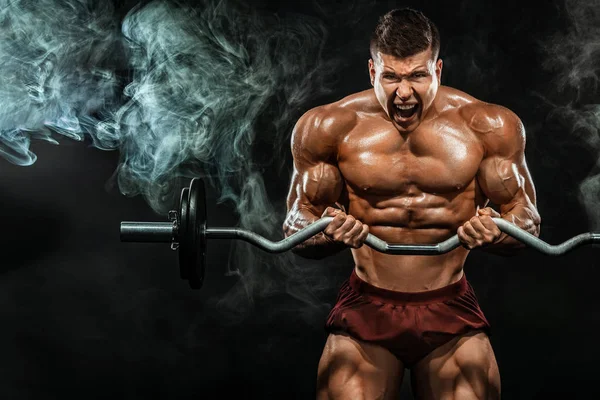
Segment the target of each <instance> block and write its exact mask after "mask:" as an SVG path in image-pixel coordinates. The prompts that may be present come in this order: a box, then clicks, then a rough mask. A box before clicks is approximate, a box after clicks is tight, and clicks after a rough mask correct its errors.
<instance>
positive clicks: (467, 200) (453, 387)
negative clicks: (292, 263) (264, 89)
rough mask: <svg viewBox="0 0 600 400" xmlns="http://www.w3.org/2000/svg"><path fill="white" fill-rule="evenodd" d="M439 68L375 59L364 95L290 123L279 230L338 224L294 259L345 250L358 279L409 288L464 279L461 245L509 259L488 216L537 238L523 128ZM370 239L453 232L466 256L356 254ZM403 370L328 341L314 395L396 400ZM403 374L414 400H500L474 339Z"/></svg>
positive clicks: (492, 370) (346, 343)
mask: <svg viewBox="0 0 600 400" xmlns="http://www.w3.org/2000/svg"><path fill="white" fill-rule="evenodd" d="M441 69H442V61H441V60H437V61H435V60H433V56H432V53H431V49H428V50H426V51H424V52H421V53H418V54H416V55H414V56H410V57H406V58H402V59H400V58H396V57H394V56H391V55H386V54H382V53H378V54H377V55H376V57H375V59H374V60H369V72H370V77H371V84H372V86H373V89H370V90H365V91H363V92H359V93H356V94H353V95H350V96H348V97H346V98H344V99H342V100H340V101H337V102H335V103H332V104H328V105H324V106H321V107H317V108H314V109H312V110H310V111H308V112H307V113H306V114H305V115H303V116H302V117H301V118H300V120H299V121H298V123H297V124H296V126H295V128H294V132H293V135H292V154H293V158H294V173H293V176H292V181H291V186H290V190H289V194H288V199H287V207H288V214H287V218H286V221H285V223H284V232H285V234H286V236H289V235H291V234H293V233H295V232H297V231H298V230H300V229H302V228H304V227H306V226H307V225H309V224H311V223H313V222H314V221H315V220H317V219H319V218H321V217H322V216H333V217H334V219H333V221H332V222H331V223H330V224H329V226H328V227H327V228H326V229H325V230H324V231H323V232H322V233H320V234H318V235H315V236H314V237H313V238H311V239H309V240H307V241H306V242H305V243H303V244H302V245H299V246H297V247H296V248H295V249H294V251H295V252H296V253H297V254H299V255H302V256H304V257H308V258H322V257H326V256H328V255H332V254H335V253H336V252H339V251H341V250H343V249H345V248H348V247H350V248H351V249H352V256H353V258H354V262H355V271H356V274H357V275H358V277H359V278H360V279H362V280H364V281H366V282H368V283H370V284H371V285H374V286H377V287H380V288H385V289H390V290H396V291H401V292H419V291H426V290H433V289H437V288H441V287H444V286H447V285H450V284H452V283H454V282H457V281H458V280H460V279H461V278H462V276H463V266H464V263H465V259H466V257H467V255H468V253H469V251H470V250H471V249H475V248H481V249H483V250H485V251H489V252H495V253H499V254H507V255H508V254H512V253H514V252H515V250H516V249H518V248H520V247H523V245H522V244H521V243H520V242H518V241H517V240H515V239H513V238H512V237H510V236H507V235H505V234H502V233H501V232H500V230H499V229H498V227H497V226H496V224H495V223H494V222H493V220H492V219H491V218H492V217H501V218H504V219H506V220H508V221H510V222H512V223H514V224H516V225H517V226H519V227H520V228H521V229H524V230H526V231H528V232H530V233H532V234H533V235H536V236H537V235H539V225H540V216H539V214H538V212H537V210H536V207H535V203H536V196H535V189H534V185H533V182H532V180H531V176H530V174H529V171H528V169H527V165H526V161H525V156H524V149H525V131H524V128H523V125H522V123H521V121H520V120H519V118H518V117H517V116H516V115H515V114H514V113H513V112H511V111H510V110H508V109H506V108H504V107H501V106H498V105H494V104H489V103H485V102H482V101H480V100H477V99H475V98H473V97H472V96H469V95H468V94H466V93H463V92H461V91H459V90H456V89H452V88H450V87H445V86H441V85H440V77H441ZM492 206H494V207H492ZM496 210H497V211H499V212H497V211H496ZM368 233H372V234H374V235H375V236H377V237H379V238H381V239H383V240H385V241H387V242H388V243H400V244H411V243H413V244H434V243H439V242H441V241H443V240H445V239H447V238H449V237H450V236H452V235H454V234H458V236H459V239H460V241H461V244H462V247H459V248H456V249H455V250H453V251H451V252H449V253H446V254H443V255H439V256H412V255H386V254H382V253H379V252H377V251H375V250H373V249H371V248H370V247H368V246H364V245H363V243H364V240H365V238H366V237H367V234H368ZM373 323H376V321H373ZM403 371H404V365H403V364H402V362H401V361H399V360H398V359H396V357H395V356H394V355H393V354H392V353H391V352H390V351H388V350H387V349H385V348H383V347H380V346H377V345H374V344H372V343H367V342H362V341H360V340H357V339H355V338H353V337H351V336H350V335H347V334H345V333H341V332H340V333H330V335H329V337H328V339H327V343H326V344H325V348H324V350H323V354H322V357H321V360H320V362H319V368H318V374H317V375H318V378H317V398H318V399H349V398H381V399H392V398H395V396H396V395H397V393H398V390H399V386H400V385H399V383H400V382H401V380H402V377H403ZM411 377H412V383H413V391H414V393H415V395H417V396H418V398H419V399H441V398H447V399H452V398H456V399H461V400H468V399H499V398H500V375H499V372H498V366H497V363H496V359H495V356H494V352H493V350H492V347H491V344H490V341H489V338H488V337H487V335H486V334H485V333H484V332H480V331H473V332H468V333H466V334H464V335H461V336H458V337H455V338H454V339H452V340H451V341H449V342H447V343H446V344H444V345H442V346H440V347H438V348H436V349H435V350H434V351H432V352H431V353H430V354H429V355H427V356H426V357H424V358H423V359H422V360H420V361H419V362H418V363H417V364H416V365H415V366H414V367H413V368H412V374H411Z"/></svg>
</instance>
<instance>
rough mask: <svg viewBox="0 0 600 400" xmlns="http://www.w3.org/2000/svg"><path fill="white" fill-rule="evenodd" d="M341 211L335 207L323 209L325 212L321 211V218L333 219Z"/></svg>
mask: <svg viewBox="0 0 600 400" xmlns="http://www.w3.org/2000/svg"><path fill="white" fill-rule="evenodd" d="M342 212H343V211H342V210H340V209H338V208H335V207H327V208H326V209H325V211H323V214H321V218H323V217H335V216H336V215H338V214H340V213H342Z"/></svg>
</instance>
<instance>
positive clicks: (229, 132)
mask: <svg viewBox="0 0 600 400" xmlns="http://www.w3.org/2000/svg"><path fill="white" fill-rule="evenodd" d="M0 9H1V11H0V21H1V24H0V28H1V29H2V33H3V35H2V40H0V71H1V72H2V80H1V81H0V94H1V96H2V100H1V101H2V103H3V107H2V108H1V109H0V151H1V152H2V155H3V156H4V157H5V158H6V159H7V160H9V161H10V162H13V163H17V164H20V165H30V164H32V163H34V162H35V160H36V156H35V154H33V153H32V151H31V150H30V148H29V146H30V142H31V140H32V139H43V140H47V141H50V142H52V143H58V140H57V137H56V135H62V136H65V137H68V138H71V139H75V140H84V139H88V140H89V141H90V142H91V143H92V145H93V146H95V147H97V148H98V149H102V150H116V151H118V152H119V155H120V161H119V165H118V166H117V167H116V171H115V174H114V177H115V181H116V182H117V184H118V188H119V190H120V192H121V193H123V194H124V195H127V196H136V195H141V196H143V197H144V198H145V199H146V201H147V202H148V204H149V205H150V207H151V208H152V209H153V210H154V211H156V212H158V213H161V214H163V213H165V212H166V211H167V210H168V209H172V208H173V206H174V204H175V203H176V200H177V198H178V197H179V191H180V190H179V189H180V185H181V183H182V180H185V179H188V178H191V177H197V176H201V177H204V178H205V179H206V180H207V181H208V183H209V184H212V187H213V189H214V190H215V191H216V193H217V197H218V201H220V202H226V203H227V204H229V205H231V206H232V207H233V209H234V212H235V213H236V215H237V216H238V217H239V222H238V225H239V226H241V227H243V228H246V229H250V230H253V231H256V232H258V233H260V234H262V235H264V236H267V237H269V238H271V239H272V240H279V239H281V238H282V231H281V224H282V221H283V217H284V215H283V214H284V211H285V204H284V201H283V198H282V197H283V196H284V195H285V194H286V192H287V188H275V186H276V185H277V184H279V183H281V182H285V185H287V180H288V178H289V177H288V176H287V174H288V171H287V169H285V168H284V167H285V166H289V138H290V134H291V130H292V126H293V123H294V122H295V121H296V120H297V118H298V117H299V116H300V115H301V113H302V112H303V111H306V109H307V104H308V103H310V102H314V101H315V99H318V98H319V97H320V96H323V95H325V94H327V93H328V91H329V85H330V84H331V83H333V79H332V78H333V71H334V68H333V66H334V65H335V61H334V60H332V59H331V58H328V60H327V61H326V60H323V59H322V52H323V49H324V46H325V43H326V39H327V31H326V29H325V27H324V24H323V22H322V21H321V20H320V19H319V18H318V17H310V16H307V15H299V14H283V15H275V14H268V13H266V12H264V13H259V12H258V11H256V10H255V9H251V8H249V7H248V6H245V5H243V4H242V3H236V2H234V1H204V2H201V3H200V4H196V5H194V6H193V7H192V6H188V5H186V4H182V3H175V2H168V1H153V2H150V3H148V4H146V5H143V6H142V5H138V6H136V7H134V8H133V9H131V10H130V11H129V12H128V14H127V15H126V16H125V18H124V19H123V21H122V22H119V21H118V18H117V17H116V16H115V10H114V8H113V6H112V5H111V2H104V1H101V2H98V1H93V0H67V1H58V0H40V1H32V0H17V1H10V0H0ZM119 72H121V73H122V75H125V76H126V77H127V80H126V81H125V78H124V77H123V78H119ZM265 176H266V177H267V178H268V179H269V178H275V179H277V182H274V183H270V184H265V181H264V179H265ZM269 190H271V192H274V193H275V194H274V195H275V196H276V197H277V198H275V199H272V198H270V196H269V192H268V191H269ZM229 263H230V270H231V271H232V272H233V273H235V274H238V275H240V276H241V277H242V279H240V281H239V284H238V285H237V286H235V287H234V288H233V290H232V291H231V292H230V293H229V294H228V295H226V296H224V297H223V298H220V299H219V300H218V302H219V306H220V307H225V308H230V309H238V310H240V309H243V307H242V308H240V304H245V305H251V304H252V299H253V298H254V297H255V296H259V297H263V298H265V297H269V296H273V295H275V294H276V293H278V294H282V293H289V294H291V295H292V296H293V297H294V298H296V299H298V300H299V301H300V302H301V303H303V304H309V307H314V306H315V305H316V304H317V303H318V302H317V300H316V294H315V293H317V292H318V288H319V286H323V284H321V285H319V282H322V279H318V278H317V277H316V276H317V275H319V274H316V273H314V271H313V273H312V274H311V273H310V270H311V267H313V268H316V267H315V266H314V265H312V264H311V265H310V266H303V267H302V268H301V267H300V266H298V265H297V264H296V262H295V261H294V260H293V258H292V256H291V253H290V254H284V255H280V256H274V255H270V254H268V255H266V254H263V252H262V251H261V250H259V249H257V248H254V247H253V246H250V245H246V244H244V243H233V244H232V256H231V258H230V260H229ZM309 276H313V277H314V279H312V280H311V278H310V277H309Z"/></svg>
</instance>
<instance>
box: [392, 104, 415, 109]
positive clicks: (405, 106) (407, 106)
mask: <svg viewBox="0 0 600 400" xmlns="http://www.w3.org/2000/svg"><path fill="white" fill-rule="evenodd" d="M414 106H416V104H407V105H401V104H396V108H397V109H398V110H410V109H411V108H413V107H414Z"/></svg>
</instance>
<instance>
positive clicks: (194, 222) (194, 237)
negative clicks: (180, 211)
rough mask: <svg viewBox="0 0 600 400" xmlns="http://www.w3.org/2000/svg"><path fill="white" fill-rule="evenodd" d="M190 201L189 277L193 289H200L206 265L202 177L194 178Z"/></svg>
mask: <svg viewBox="0 0 600 400" xmlns="http://www.w3.org/2000/svg"><path fill="white" fill-rule="evenodd" d="M188 203H189V207H188V229H187V234H188V235H189V239H190V240H189V241H188V244H190V245H191V246H190V248H189V254H190V262H189V264H188V269H187V272H188V275H187V279H188V283H189V285H190V287H191V288H192V289H200V288H201V287H202V283H203V282H204V270H205V266H206V259H205V258H206V190H205V188H204V181H203V180H202V179H199V178H194V179H192V182H191V183H190V193H189V198H188Z"/></svg>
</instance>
